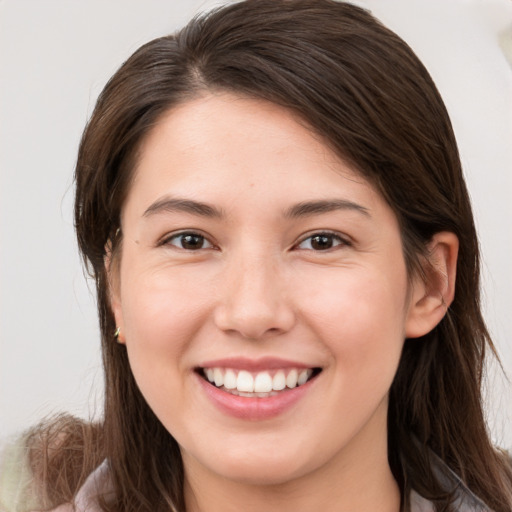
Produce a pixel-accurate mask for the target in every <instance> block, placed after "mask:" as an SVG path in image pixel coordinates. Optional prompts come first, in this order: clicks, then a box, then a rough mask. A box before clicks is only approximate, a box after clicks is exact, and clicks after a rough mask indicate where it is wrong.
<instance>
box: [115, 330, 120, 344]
mask: <svg viewBox="0 0 512 512" xmlns="http://www.w3.org/2000/svg"><path fill="white" fill-rule="evenodd" d="M120 334H121V327H118V328H117V329H116V332H115V333H114V338H115V339H116V341H117V342H118V343H120V341H119V336H120Z"/></svg>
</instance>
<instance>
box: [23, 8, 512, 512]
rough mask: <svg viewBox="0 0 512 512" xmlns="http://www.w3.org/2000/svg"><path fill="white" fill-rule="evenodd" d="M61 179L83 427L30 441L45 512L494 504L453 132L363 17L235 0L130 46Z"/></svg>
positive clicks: (496, 482)
mask: <svg viewBox="0 0 512 512" xmlns="http://www.w3.org/2000/svg"><path fill="white" fill-rule="evenodd" d="M76 184H77V195H76V209H75V213H76V227H77V234H78V240H79V244H80V249H81V251H82V254H83V256H84V260H85V263H86V265H88V268H89V269H90V271H91V274H92V275H93V276H94V278H95V279H96V283H97V291H98V307H99V313H100V324H101V331H102V343H103V354H104V363H105V376H106V396H105V418H104V422H103V423H102V424H101V425H97V426H91V425H81V424H79V423H78V422H76V421H74V420H66V419H63V420H61V421H60V422H56V423H54V424H52V425H50V426H49V427H40V428H39V429H38V430H35V431H34V432H33V433H32V435H31V436H30V437H29V439H28V445H29V448H30V451H29V455H30V462H31V465H32V472H33V473H34V475H35V483H34V484H33V488H34V489H35V490H36V493H37V495H38V499H40V498H42V499H43V506H46V507H47V508H51V507H55V506H57V505H60V506H61V507H62V508H59V510H71V507H72V505H70V504H69V503H71V502H74V504H75V506H76V508H77V509H78V510H86V509H87V510H105V511H106V510H119V511H131V510H152V511H157V510H176V511H184V510H186V511H187V512H190V511H205V510H206V511H209V512H214V511H216V510H235V509H236V510H240V509H242V510H253V509H254V510H261V509H264V510H269V511H272V510H280V511H282V510H294V511H297V510H298V511H301V510H319V509H320V510H324V511H331V510H332V511H335V510H336V511H340V510H384V511H388V510H389V511H397V510H406V511H407V510H411V511H419V510H453V511H455V510H462V511H473V510H494V511H495V512H499V511H506V510H511V506H512V505H511V503H512V497H511V487H512V474H511V471H510V468H509V467H508V466H507V461H506V459H505V457H504V455H502V454H500V453H499V452H497V451H496V450H495V449H494V448H493V446H492V445H491V443H490V441H489V438H488V435H487V432H486V426H485V422H484V418H483V413H482V407H481V396H480V380H481V373H482V365H483V357H484V353H485V349H486V348H490V349H491V351H492V350H493V346H492V343H491V340H490V339H489V336H488V333H487V331H486V328H485V324H484V322H483V319H482V316H481V312H480V304H479V260H478V244H477V239H476V234H475V228H474V223H473V217H472V212H471V207H470V203H469V198H468V194H467V191H466V188H465V184H464V180H463V177H462V172H461V166H460V161H459V158H458V153H457V148H456V144H455V139H454V136H453V132H452V129H451V125H450V122H449V119H448V116H447V113H446V110H445V108H444V106H443V103H442V101H441V99H440V97H439V94H438V93H437V91H436V88H435V86H434V84H433V83H432V81H431V79H430V77H429V75H428V73H427V72H426V70H425V69H424V67H423V66H422V65H421V63H420V62H419V61H418V59H417V58H416V57H415V56H414V54H413V53H412V51H411V50H410V49H409V48H408V47H407V45H406V44H405V43H404V42H403V41H402V40H400V39H399V38H398V37H397V36H396V35H395V34H393V33H391V32H390V31H389V30H387V29H386V28H384V27H383V26H381V25H380V24H379V23H378V22H376V21H375V20H374V19H373V18H372V17H371V16H370V15H369V14H368V13H366V12H365V11H363V10H361V9H359V8H357V7H355V6H352V5H349V4H344V3H336V2H331V1H328V0H321V1H318V0H314V1H313V0H293V1H285V0H283V1H275V0H253V1H247V2H242V3H239V4H234V5H231V6H227V7H224V8H222V9H220V10H217V11H215V12H213V13H211V14H209V15H206V16H203V17H201V18H198V19H196V20H193V21H192V22H191V23H190V24H189V25H187V27H185V28H184V29H183V30H182V31H180V32H179V33H178V34H176V35H175V36H169V37H165V38H161V39H158V40H155V41H152V42H150V43H148V44H147V45H145V46H144V47H142V48H141V49H139V50H138V51H137V52H136V53H135V54H134V55H133V56H132V57H131V58H130V59H129V60H128V61H127V62H126V63H125V64H124V65H123V66H122V67H121V68H120V70H119V71H118V72H117V73H116V74H115V75H114V77H113V78H112V79H111V80H110V82H109V83H108V84H107V86H106V87H105V90H104V91H103V93H102V94H101V96H100V98H99V100H98V103H97V105H96V108H95V111H94V113H93V115H92V117H91V120H90V122H89V124H88V126H87V128H86V130H85V132H84V136H83V139H82V142H81V146H80V151H79V155H78V162H77V169H76ZM53 471H55V473H53ZM86 479H87V480H86ZM66 503H68V504H66ZM88 507H89V508H88Z"/></svg>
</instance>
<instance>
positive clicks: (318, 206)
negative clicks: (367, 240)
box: [285, 199, 371, 218]
mask: <svg viewBox="0 0 512 512" xmlns="http://www.w3.org/2000/svg"><path fill="white" fill-rule="evenodd" d="M336 210H352V211H356V212H359V213H362V214H363V215H365V216H366V217H371V215H370V212H369V210H368V208H365V207H364V206H361V205H360V204H357V203H354V202H352V201H348V200H346V199H327V200H321V201H306V202H303V203H298V204H296V205H294V206H292V207H291V208H289V209H288V210H287V211H286V213H285V216H286V217H290V218H297V217H307V216H309V215H319V214H322V213H329V212H333V211H336Z"/></svg>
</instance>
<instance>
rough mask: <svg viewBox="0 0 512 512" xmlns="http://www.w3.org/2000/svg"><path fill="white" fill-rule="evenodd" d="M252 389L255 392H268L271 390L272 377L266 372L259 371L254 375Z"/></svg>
mask: <svg viewBox="0 0 512 512" xmlns="http://www.w3.org/2000/svg"><path fill="white" fill-rule="evenodd" d="M254 391H255V392H256V393H269V392H270V391H272V377H271V376H270V375H269V374H268V373H267V372H260V373H258V375H256V379H255V380H254Z"/></svg>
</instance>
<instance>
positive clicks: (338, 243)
mask: <svg viewBox="0 0 512 512" xmlns="http://www.w3.org/2000/svg"><path fill="white" fill-rule="evenodd" d="M315 238H317V239H319V238H324V239H326V238H327V239H329V240H330V242H331V244H332V245H331V246H330V247H326V248H323V249H318V248H317V249H314V248H313V247H312V241H313V240H314V239H315ZM308 240H310V243H309V245H310V247H308V248H305V247H301V245H302V244H304V242H306V241H308ZM334 244H335V245H334ZM350 245H351V243H350V242H349V241H348V240H347V239H346V238H343V237H342V236H340V235H339V234H337V233H333V232H330V231H318V232H315V233H312V234H310V235H308V236H306V237H304V238H303V239H302V240H301V241H300V242H299V243H298V244H296V245H295V246H294V248H297V249H303V250H307V251H314V252H328V251H331V250H333V249H336V248H337V247H344V246H345V247H347V246H350Z"/></svg>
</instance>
